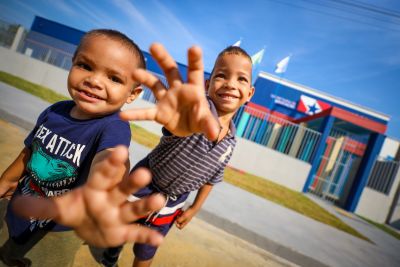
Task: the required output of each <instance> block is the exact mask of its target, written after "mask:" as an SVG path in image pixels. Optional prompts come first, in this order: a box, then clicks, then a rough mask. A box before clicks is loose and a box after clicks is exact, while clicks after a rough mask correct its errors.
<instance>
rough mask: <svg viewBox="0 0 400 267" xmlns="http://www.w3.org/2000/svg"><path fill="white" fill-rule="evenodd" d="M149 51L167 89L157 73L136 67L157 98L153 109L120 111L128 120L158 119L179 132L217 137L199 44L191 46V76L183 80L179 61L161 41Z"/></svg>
mask: <svg viewBox="0 0 400 267" xmlns="http://www.w3.org/2000/svg"><path fill="white" fill-rule="evenodd" d="M150 53H151V55H152V56H153V58H154V59H155V60H156V61H157V63H158V64H159V65H160V67H161V69H162V70H163V72H164V74H165V76H166V78H167V80H168V84H169V89H167V88H166V87H165V86H164V85H163V83H162V82H161V81H160V80H159V79H158V78H156V77H155V76H154V75H152V74H150V73H149V72H147V71H145V70H143V69H137V70H136V71H135V72H134V73H133V78H134V80H135V81H138V82H140V83H142V84H144V85H146V86H147V87H148V88H150V89H151V90H152V92H153V94H154V96H155V98H156V99H157V104H156V106H155V107H154V108H151V109H139V110H130V111H124V112H121V118H123V119H125V120H155V121H157V122H158V123H161V124H162V125H164V127H165V128H166V129H167V130H168V131H170V132H171V133H172V134H174V135H176V136H188V135H191V134H193V133H203V134H205V136H206V137H207V138H209V139H210V140H216V139H217V138H218V134H219V130H220V127H219V123H218V121H217V119H216V118H214V116H213V115H212V113H211V110H210V108H209V104H208V102H207V99H206V96H205V88H204V86H205V84H204V67H203V60H202V52H201V49H200V48H199V47H192V48H190V49H189V50H188V74H187V77H188V80H187V82H186V83H185V82H183V81H182V78H181V76H180V74H179V70H178V65H177V63H176V62H175V60H174V59H173V58H172V57H171V56H170V55H169V54H168V52H167V50H166V49H165V48H164V47H163V46H162V45H161V44H153V45H152V46H151V47H150Z"/></svg>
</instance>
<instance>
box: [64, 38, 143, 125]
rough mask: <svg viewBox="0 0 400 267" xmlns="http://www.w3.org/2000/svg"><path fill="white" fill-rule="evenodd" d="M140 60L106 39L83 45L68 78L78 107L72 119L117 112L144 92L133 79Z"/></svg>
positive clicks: (90, 39) (114, 42)
mask: <svg viewBox="0 0 400 267" xmlns="http://www.w3.org/2000/svg"><path fill="white" fill-rule="evenodd" d="M137 61H138V59H137V58H136V57H135V55H134V54H133V53H132V52H130V51H129V50H128V48H127V47H125V46H124V45H122V44H121V43H119V42H118V41H115V40H112V39H110V38H108V37H106V36H90V37H89V38H87V39H86V40H85V41H84V43H83V44H82V45H81V48H80V49H79V51H78V52H77V54H76V56H75V58H74V59H73V62H72V67H71V70H70V72H69V75H68V91H69V94H70V95H71V97H72V99H73V100H74V102H75V104H76V106H75V107H74V108H73V109H72V111H71V116H73V117H74V118H77V119H90V118H95V117H101V116H105V115H108V114H111V113H114V112H116V111H118V110H119V109H120V108H121V107H122V106H123V105H124V104H125V103H130V102H132V101H133V100H134V99H135V98H136V96H137V95H138V94H140V92H141V88H140V87H139V86H137V85H136V83H135V82H134V80H133V79H132V72H133V71H134V70H135V69H136V68H137V65H138V64H137Z"/></svg>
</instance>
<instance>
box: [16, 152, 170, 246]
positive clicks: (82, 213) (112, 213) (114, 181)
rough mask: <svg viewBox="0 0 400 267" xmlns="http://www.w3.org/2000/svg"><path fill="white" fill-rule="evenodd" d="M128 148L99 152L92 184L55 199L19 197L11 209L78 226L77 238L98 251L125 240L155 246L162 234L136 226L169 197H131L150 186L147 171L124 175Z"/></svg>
mask: <svg viewBox="0 0 400 267" xmlns="http://www.w3.org/2000/svg"><path fill="white" fill-rule="evenodd" d="M127 159H128V150H127V148H126V147H122V146H119V147H116V148H115V149H113V150H112V151H103V152H100V153H98V155H97V156H96V160H94V161H93V166H92V168H91V170H90V174H89V177H88V181H87V182H86V183H85V184H84V185H83V186H81V187H78V188H75V189H74V190H72V191H70V192H67V193H65V194H64V195H62V196H58V197H53V198H35V197H25V196H24V197H19V198H17V199H16V200H15V202H14V205H13V208H14V210H15V211H16V212H18V213H19V214H20V215H22V216H24V217H27V218H29V217H35V218H39V219H46V218H52V219H54V221H56V222H58V223H60V224H63V225H65V226H69V227H72V228H74V230H75V232H76V233H77V235H78V236H79V237H81V238H82V239H84V240H85V241H86V242H87V243H89V244H91V245H94V246H97V247H114V246H118V245H121V244H123V243H126V242H139V243H147V244H151V245H154V246H157V245H159V244H160V243H161V241H162V236H161V235H160V234H159V233H157V232H156V231H153V230H151V229H150V228H147V227H141V226H138V225H136V224H132V222H133V221H135V220H137V219H138V218H140V217H142V216H145V215H147V214H149V213H150V212H151V211H153V210H158V209H160V208H161V207H162V206H163V204H164V202H165V199H164V198H163V197H162V196H161V195H153V196H150V197H147V198H143V199H141V200H138V201H135V202H127V201H126V199H127V197H128V196H129V195H130V194H131V193H132V192H136V191H137V190H138V189H139V188H141V187H143V186H145V185H146V184H148V183H149V182H150V180H151V173H150V171H149V170H147V169H144V168H143V169H141V170H139V169H138V171H137V172H135V175H134V176H133V175H130V176H127V175H125V176H124V173H126V169H127V165H126V162H127Z"/></svg>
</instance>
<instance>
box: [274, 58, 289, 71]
mask: <svg viewBox="0 0 400 267" xmlns="http://www.w3.org/2000/svg"><path fill="white" fill-rule="evenodd" d="M289 60H290V56H287V57H285V58H284V59H282V60H281V61H279V62H278V64H276V68H275V73H284V72H286V69H287V66H288V64H289Z"/></svg>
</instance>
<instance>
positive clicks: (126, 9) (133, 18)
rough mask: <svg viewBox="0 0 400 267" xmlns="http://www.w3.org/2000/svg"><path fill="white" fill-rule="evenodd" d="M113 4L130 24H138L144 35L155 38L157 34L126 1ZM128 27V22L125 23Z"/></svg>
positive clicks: (116, 1) (115, 1)
mask: <svg viewBox="0 0 400 267" xmlns="http://www.w3.org/2000/svg"><path fill="white" fill-rule="evenodd" d="M113 4H114V5H115V6H116V7H117V8H118V9H119V10H120V11H121V12H123V13H125V15H126V17H127V18H128V19H129V20H130V22H132V23H137V22H139V23H140V24H141V25H142V26H143V27H144V30H145V31H146V34H151V35H153V36H157V35H158V32H157V31H156V29H155V28H154V27H153V25H152V24H151V23H150V22H149V21H148V20H147V18H146V17H145V16H144V15H143V14H142V13H141V12H140V11H139V10H138V9H137V8H136V7H135V6H134V5H133V4H132V3H131V2H130V1H128V0H113ZM127 24H128V25H129V22H128V23H127Z"/></svg>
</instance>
